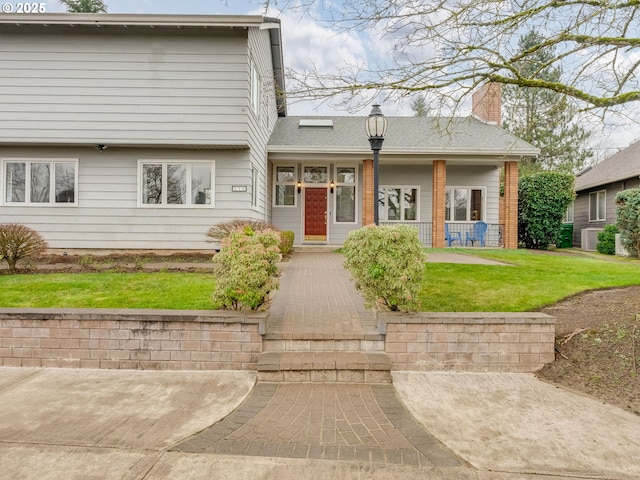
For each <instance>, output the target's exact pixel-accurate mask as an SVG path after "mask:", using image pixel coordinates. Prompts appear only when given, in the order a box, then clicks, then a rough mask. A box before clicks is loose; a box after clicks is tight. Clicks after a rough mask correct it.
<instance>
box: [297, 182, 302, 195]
mask: <svg viewBox="0 0 640 480" xmlns="http://www.w3.org/2000/svg"><path fill="white" fill-rule="evenodd" d="M297 186H298V193H300V192H301V191H302V182H301V181H300V180H298V184H297Z"/></svg>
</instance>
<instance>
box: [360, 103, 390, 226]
mask: <svg viewBox="0 0 640 480" xmlns="http://www.w3.org/2000/svg"><path fill="white" fill-rule="evenodd" d="M387 126H388V121H387V118H386V117H385V116H384V114H383V113H382V110H380V105H378V104H377V103H376V104H375V105H373V108H372V109H371V113H370V114H369V116H368V117H367V119H366V120H365V123H364V127H365V130H366V132H367V136H368V137H369V144H370V145H371V150H372V151H373V223H374V224H375V225H378V222H379V219H378V190H379V185H378V184H379V182H378V157H379V154H380V150H382V142H384V136H385V135H386V133H387Z"/></svg>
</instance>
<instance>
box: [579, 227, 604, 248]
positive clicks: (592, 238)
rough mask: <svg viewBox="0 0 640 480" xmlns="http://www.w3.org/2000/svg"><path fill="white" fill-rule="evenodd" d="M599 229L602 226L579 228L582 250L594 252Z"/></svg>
mask: <svg viewBox="0 0 640 480" xmlns="http://www.w3.org/2000/svg"><path fill="white" fill-rule="evenodd" d="M601 231H602V228H583V229H582V230H580V238H581V243H580V244H581V245H582V250H586V251H588V252H595V251H596V250H597V249H596V245H598V232H601Z"/></svg>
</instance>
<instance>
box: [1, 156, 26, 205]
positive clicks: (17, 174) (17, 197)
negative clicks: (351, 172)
mask: <svg viewBox="0 0 640 480" xmlns="http://www.w3.org/2000/svg"><path fill="white" fill-rule="evenodd" d="M5 179H6V183H5V192H6V198H5V200H6V201H7V202H15V203H24V202H25V199H26V189H27V183H26V179H27V164H26V163H13V162H12V163H7V165H6V175H5Z"/></svg>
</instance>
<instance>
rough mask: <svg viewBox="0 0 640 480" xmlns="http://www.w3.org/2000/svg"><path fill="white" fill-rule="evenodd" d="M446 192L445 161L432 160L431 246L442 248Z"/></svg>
mask: <svg viewBox="0 0 640 480" xmlns="http://www.w3.org/2000/svg"><path fill="white" fill-rule="evenodd" d="M446 192H447V162H445V161H444V160H436V161H434V162H433V201H432V205H433V210H432V212H431V221H432V222H433V225H432V227H433V228H432V240H431V246H432V247H433V248H444V218H445V215H444V213H445V199H446Z"/></svg>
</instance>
